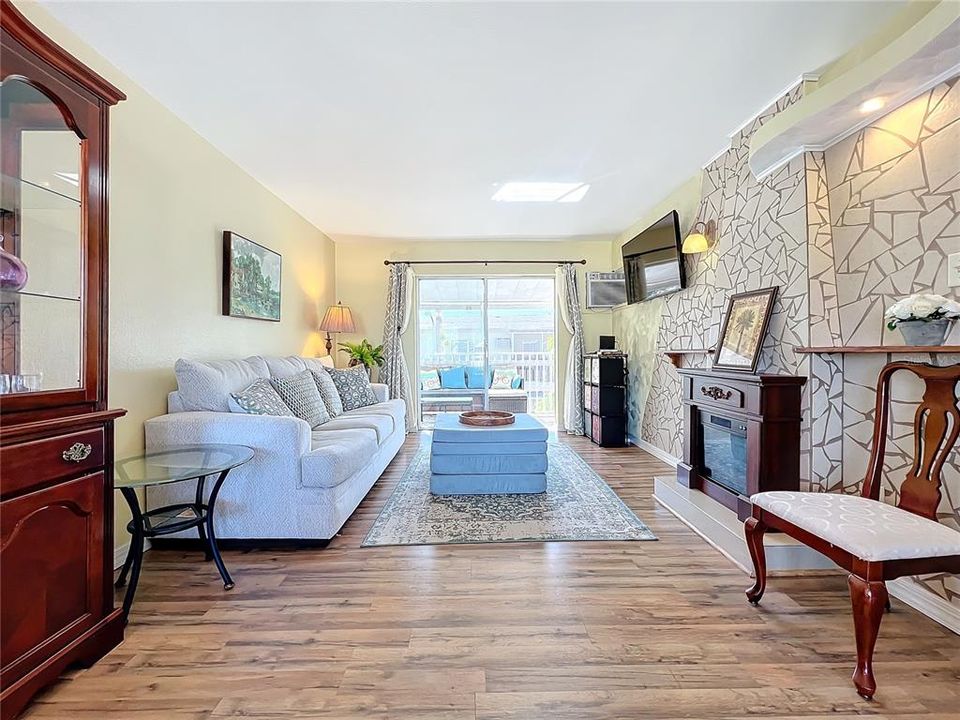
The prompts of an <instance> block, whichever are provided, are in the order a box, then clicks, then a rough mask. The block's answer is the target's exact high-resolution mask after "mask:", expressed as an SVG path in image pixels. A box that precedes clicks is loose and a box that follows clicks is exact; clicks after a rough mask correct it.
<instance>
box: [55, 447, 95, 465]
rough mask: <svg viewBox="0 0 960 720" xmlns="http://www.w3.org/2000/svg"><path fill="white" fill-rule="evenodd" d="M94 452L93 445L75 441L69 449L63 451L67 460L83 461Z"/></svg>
mask: <svg viewBox="0 0 960 720" xmlns="http://www.w3.org/2000/svg"><path fill="white" fill-rule="evenodd" d="M92 452H93V445H90V444H88V443H74V444H73V445H71V446H70V447H69V448H68V449H66V450H64V451H63V455H62V457H63V459H64V460H66V461H67V462H75V463H79V462H83V461H84V460H86V459H87V458H88V457H90V453H92Z"/></svg>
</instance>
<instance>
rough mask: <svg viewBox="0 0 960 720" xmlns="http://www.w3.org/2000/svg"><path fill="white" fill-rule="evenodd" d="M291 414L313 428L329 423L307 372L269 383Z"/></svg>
mask: <svg viewBox="0 0 960 720" xmlns="http://www.w3.org/2000/svg"><path fill="white" fill-rule="evenodd" d="M270 382H271V383H272V384H273V387H274V388H275V389H276V391H277V393H279V395H280V397H281V398H282V399H283V402H285V403H286V404H287V407H289V408H290V409H291V410H292V411H293V414H294V415H296V416H297V417H298V418H302V419H303V420H306V421H307V422H308V423H310V427H312V428H315V427H317V426H318V425H323V424H324V423H327V422H329V421H330V414H329V413H328V412H327V406H326V405H324V404H323V398H322V397H320V390H319V389H318V388H317V383H316V382H315V381H314V379H313V373H311V372H310V371H309V370H304V371H303V372H300V373H297V374H296V375H291V376H290V377H279V378H273V379H272V380H271V381H270Z"/></svg>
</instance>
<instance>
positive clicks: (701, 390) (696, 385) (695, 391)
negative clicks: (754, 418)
mask: <svg viewBox="0 0 960 720" xmlns="http://www.w3.org/2000/svg"><path fill="white" fill-rule="evenodd" d="M691 390H692V397H691V398H690V399H691V400H692V401H693V402H695V403H697V404H698V405H714V406H716V407H724V408H729V409H731V410H746V409H751V408H747V407H746V406H745V398H746V395H745V393H744V391H743V390H742V389H741V388H739V387H737V386H736V385H733V384H732V383H726V382H723V381H721V380H713V379H711V378H694V379H693V384H692V387H691Z"/></svg>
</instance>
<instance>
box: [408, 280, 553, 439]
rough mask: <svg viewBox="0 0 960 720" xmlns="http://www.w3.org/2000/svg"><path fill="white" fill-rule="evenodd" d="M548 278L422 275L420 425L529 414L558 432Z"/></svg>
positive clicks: (419, 286) (419, 308) (419, 300)
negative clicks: (468, 416) (477, 413)
mask: <svg viewBox="0 0 960 720" xmlns="http://www.w3.org/2000/svg"><path fill="white" fill-rule="evenodd" d="M553 282H554V281H553V278H552V277H531V276H505V277H462V276H460V277H421V278H419V280H418V283H417V339H418V362H417V365H418V377H417V386H418V396H419V403H420V421H421V425H422V426H423V427H431V426H432V424H433V419H434V417H435V416H436V414H437V413H439V412H460V411H463V410H471V409H473V410H478V409H484V408H489V409H502V410H511V411H514V412H524V411H525V412H529V413H531V414H533V415H536V416H537V417H538V418H539V419H540V420H541V421H542V422H544V423H545V424H547V425H548V426H549V427H551V428H552V427H556V312H555V304H556V301H555V293H554V284H553Z"/></svg>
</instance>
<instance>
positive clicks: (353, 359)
mask: <svg viewBox="0 0 960 720" xmlns="http://www.w3.org/2000/svg"><path fill="white" fill-rule="evenodd" d="M340 352H345V353H347V355H349V356H350V362H349V363H348V365H349V366H350V367H354V366H355V365H363V366H364V367H365V368H366V369H367V374H368V375H369V374H370V371H371V370H372V369H373V368H374V367H383V364H384V363H385V362H386V359H385V358H384V357H383V345H377V346H376V347H374V346H373V345H371V344H370V341H369V340H367V339H366V338H364V339H363V340H361V341H360V342H358V343H348V342H342V343H340Z"/></svg>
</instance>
